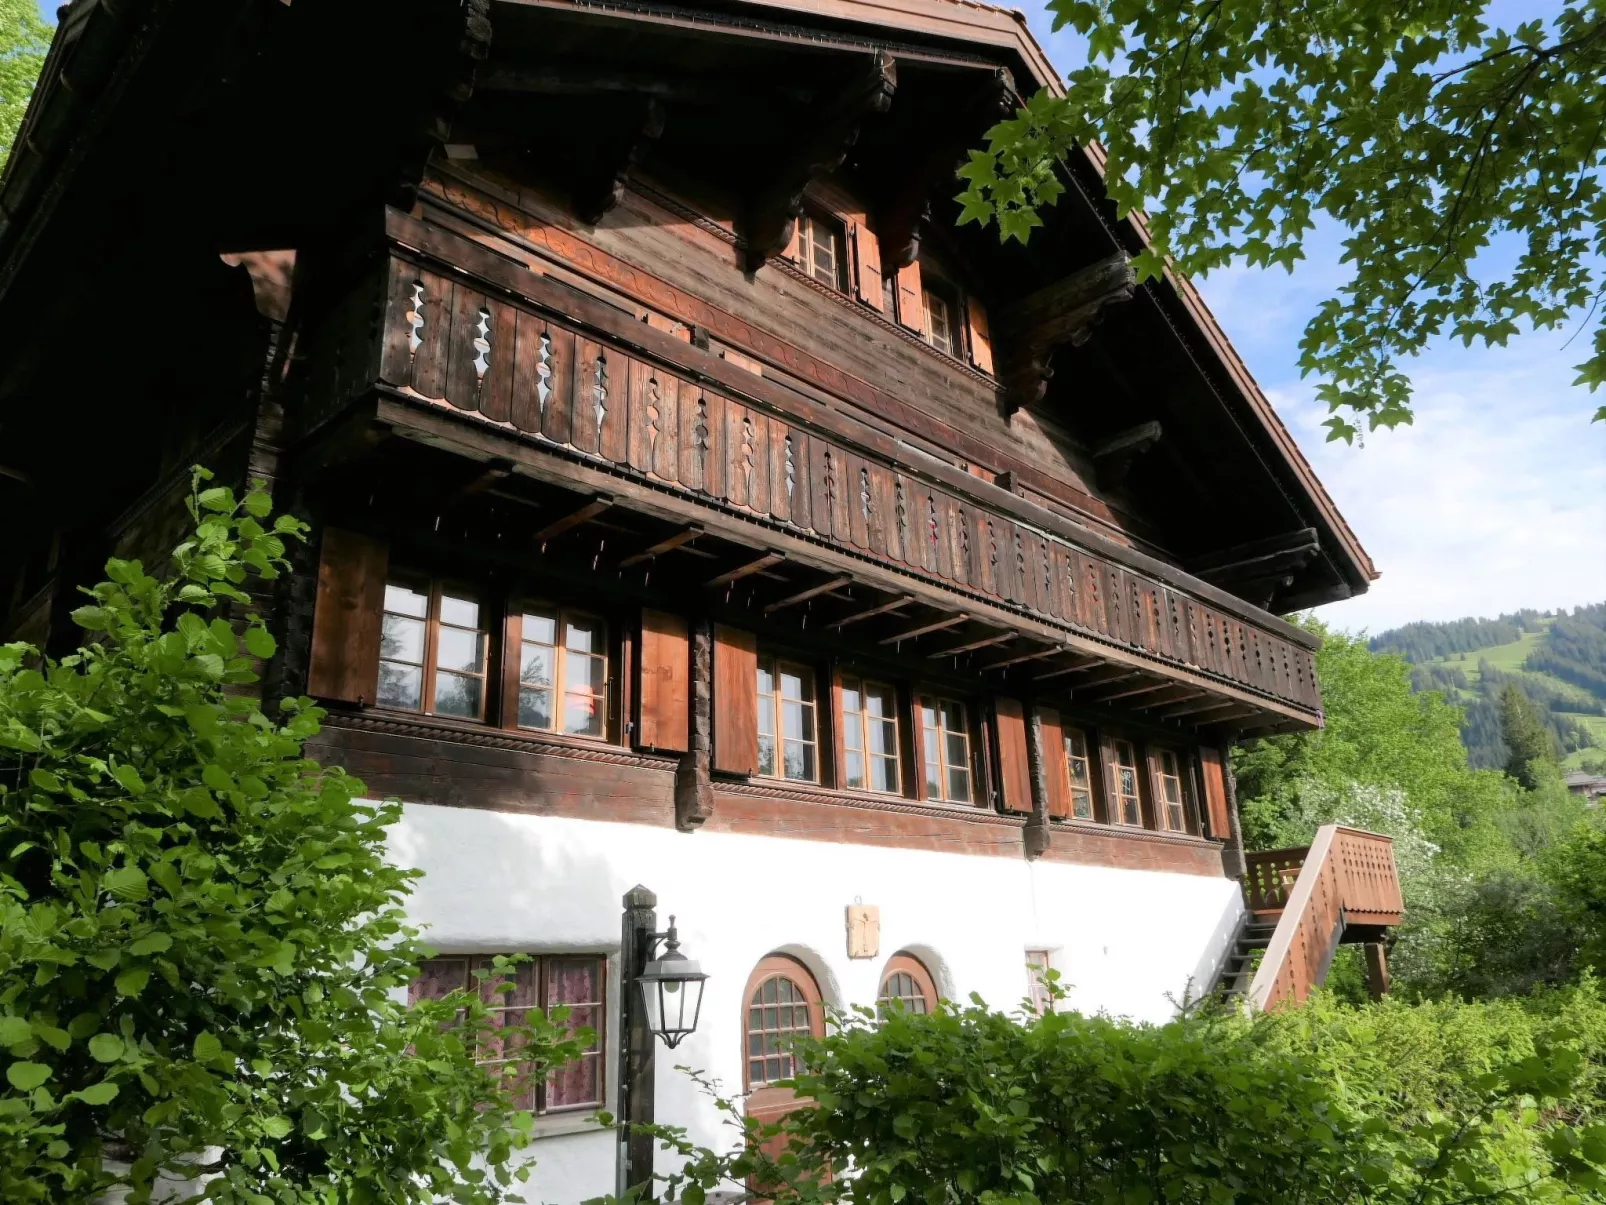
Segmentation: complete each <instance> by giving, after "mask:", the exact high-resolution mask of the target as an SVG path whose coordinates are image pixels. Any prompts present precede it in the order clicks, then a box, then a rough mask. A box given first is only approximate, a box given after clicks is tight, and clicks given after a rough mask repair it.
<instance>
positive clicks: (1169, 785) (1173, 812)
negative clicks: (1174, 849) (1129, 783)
mask: <svg viewBox="0 0 1606 1205" xmlns="http://www.w3.org/2000/svg"><path fill="white" fill-rule="evenodd" d="M1154 776H1155V779H1156V782H1155V786H1156V788H1157V790H1156V791H1155V794H1156V795H1157V796H1158V797H1159V801H1160V807H1161V814H1162V817H1163V819H1164V822H1165V826H1166V828H1168V829H1170V830H1171V831H1172V832H1174V833H1180V832H1184V831H1186V829H1187V827H1188V820H1187V816H1186V815H1185V813H1184V809H1183V805H1182V768H1181V766H1180V765H1178V763H1177V755H1176V754H1175V753H1174V752H1172V751H1171V750H1170V749H1156V750H1155V751H1154Z"/></svg>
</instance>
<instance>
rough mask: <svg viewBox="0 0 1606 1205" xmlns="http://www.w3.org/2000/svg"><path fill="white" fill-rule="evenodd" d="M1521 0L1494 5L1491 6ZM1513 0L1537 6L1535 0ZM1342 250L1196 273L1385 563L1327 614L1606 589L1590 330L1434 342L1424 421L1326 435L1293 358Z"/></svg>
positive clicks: (1075, 55) (1069, 53)
mask: <svg viewBox="0 0 1606 1205" xmlns="http://www.w3.org/2000/svg"><path fill="white" fill-rule="evenodd" d="M1513 7H1514V6H1513V5H1511V4H1506V3H1500V4H1496V5H1495V6H1494V8H1493V10H1492V16H1493V17H1494V18H1495V19H1496V21H1498V20H1499V18H1500V17H1501V16H1503V15H1505V14H1503V13H1502V12H1501V11H1500V10H1501V9H1505V8H1513ZM1515 7H1516V8H1517V9H1519V10H1526V11H1524V14H1523V15H1524V16H1532V15H1538V13H1536V12H1535V11H1534V10H1535V6H1534V5H1532V4H1531V3H1526V2H1525V3H1524V4H1522V5H1517V6H1515ZM1540 7H1541V8H1542V7H1543V6H1540ZM1026 11H1027V14H1028V22H1029V23H1030V25H1031V27H1032V30H1033V32H1034V33H1036V35H1037V36H1038V38H1039V39H1040V40H1041V42H1042V44H1043V46H1044V48H1045V49H1046V50H1047V51H1048V53H1049V56H1050V57H1051V58H1052V59H1053V60H1054V63H1055V65H1056V66H1058V67H1059V68H1061V69H1062V70H1065V69H1068V68H1071V67H1074V66H1077V65H1080V63H1081V62H1082V51H1081V48H1080V45H1079V42H1078V40H1077V39H1075V38H1074V37H1073V36H1072V35H1070V34H1068V33H1061V34H1058V35H1055V34H1052V33H1050V31H1049V25H1050V20H1049V15H1048V14H1047V12H1046V11H1044V9H1042V8H1041V7H1037V6H1035V5H1034V6H1030V7H1028V8H1027V10H1026ZM1338 252H1339V239H1338V236H1337V234H1336V232H1325V233H1324V234H1323V235H1322V237H1320V238H1317V239H1315V240H1313V241H1312V242H1310V243H1309V244H1307V247H1306V256H1307V259H1306V261H1305V262H1304V263H1302V264H1300V265H1299V266H1298V267H1297V268H1296V269H1295V270H1294V271H1293V272H1292V273H1287V272H1284V271H1283V270H1282V269H1281V268H1275V269H1270V270H1259V269H1250V268H1247V267H1239V268H1235V269H1232V270H1229V271H1226V272H1219V273H1215V274H1212V275H1211V276H1209V277H1207V278H1205V279H1204V280H1201V281H1200V282H1199V287H1200V289H1201V290H1202V292H1203V293H1204V296H1205V299H1206V301H1207V302H1208V303H1209V305H1210V308H1211V309H1212V310H1214V311H1215V314H1216V316H1217V317H1218V318H1219V319H1220V320H1221V323H1222V325H1223V326H1224V327H1225V328H1226V330H1227V334H1228V335H1229V336H1230V337H1231V338H1232V341H1233V343H1234V345H1235V346H1236V347H1237V349H1238V351H1239V352H1240V353H1241V354H1242V355H1243V357H1244V359H1245V360H1246V361H1247V362H1248V364H1249V367H1250V369H1251V370H1252V371H1253V372H1254V374H1255V376H1256V378H1257V379H1258V380H1259V381H1260V384H1261V387H1262V388H1263V389H1264V390H1265V391H1266V393H1267V395H1268V396H1269V397H1270V398H1271V400H1272V402H1273V404H1274V405H1275V406H1276V407H1277V412H1278V414H1279V415H1281V417H1282V420H1283V422H1284V423H1286V424H1287V425H1288V427H1289V429H1290V430H1291V431H1292V432H1293V434H1294V437H1295V438H1296V439H1297V440H1298V441H1299V445H1300V447H1301V448H1302V449H1303V450H1304V453H1305V455H1306V456H1307V457H1308V458H1309V459H1310V461H1311V463H1312V464H1313V465H1314V466H1315V468H1316V472H1317V474H1318V475H1319V476H1320V477H1321V479H1322V482H1323V483H1324V484H1325V485H1326V486H1327V489H1328V491H1329V492H1330V493H1331V494H1332V495H1333V497H1334V498H1335V499H1336V500H1337V502H1338V506H1339V509H1340V510H1342V511H1343V513H1344V516H1345V517H1346V518H1347V519H1348V520H1349V522H1350V525H1351V526H1352V527H1353V528H1354V529H1355V530H1356V532H1357V533H1358V534H1359V536H1360V539H1361V542H1362V544H1364V545H1365V547H1366V549H1367V551H1368V552H1370V553H1371V555H1372V559H1373V561H1375V562H1376V564H1377V567H1378V569H1379V570H1380V571H1381V572H1382V574H1383V576H1382V577H1381V578H1380V579H1379V580H1378V581H1376V582H1374V583H1372V588H1371V590H1370V592H1369V593H1367V594H1365V595H1363V596H1361V597H1360V598H1353V599H1348V600H1346V601H1345V602H1342V603H1335V604H1333V605H1331V606H1327V607H1323V608H1322V609H1321V611H1320V612H1319V614H1320V615H1321V617H1322V618H1323V619H1325V620H1326V621H1327V622H1329V623H1332V624H1334V625H1336V626H1338V627H1342V628H1348V629H1350V630H1360V629H1366V630H1369V631H1372V632H1379V631H1383V630H1385V629H1387V628H1391V627H1397V626H1398V625H1400V624H1402V623H1408V622H1410V621H1411V620H1413V619H1455V618H1458V617H1460V616H1463V615H1495V614H1498V613H1500V612H1503V611H1513V610H1516V609H1518V608H1520V607H1538V608H1540V609H1542V610H1548V609H1551V608H1555V607H1562V606H1566V607H1572V606H1576V605H1578V604H1580V603H1587V602H1599V601H1601V600H1603V599H1606V423H1593V424H1592V423H1590V421H1589V419H1590V416H1591V415H1592V414H1593V413H1594V412H1595V408H1596V407H1597V406H1599V405H1601V404H1602V403H1603V402H1606V392H1602V393H1600V394H1590V393H1589V392H1587V391H1586V390H1583V389H1575V388H1573V387H1572V386H1571V384H1570V382H1571V381H1572V378H1573V376H1574V375H1575V373H1574V371H1573V365H1574V364H1576V363H1577V362H1578V361H1579V360H1581V359H1583V358H1584V356H1585V355H1586V354H1587V350H1588V348H1589V333H1588V331H1587V330H1584V331H1579V330H1578V329H1577V328H1576V327H1574V328H1571V329H1568V330H1564V331H1560V332H1553V333H1545V334H1531V335H1526V336H1524V337H1522V338H1519V339H1516V340H1513V342H1512V343H1511V344H1510V345H1509V346H1508V347H1505V348H1494V349H1483V348H1478V347H1474V348H1471V349H1467V348H1463V347H1461V346H1460V345H1459V344H1449V343H1445V344H1443V345H1440V346H1435V347H1432V348H1430V349H1429V350H1428V351H1427V353H1425V354H1424V355H1423V356H1421V357H1420V358H1419V359H1418V360H1416V361H1415V362H1414V364H1413V365H1411V366H1410V369H1409V371H1410V373H1411V377H1412V380H1413V381H1414V383H1415V386H1416V401H1415V409H1416V422H1415V424H1414V425H1413V426H1410V427H1398V428H1395V429H1394V430H1393V431H1374V432H1369V433H1368V434H1367V435H1366V437H1365V443H1364V446H1361V445H1360V444H1359V443H1358V444H1357V445H1356V446H1355V447H1350V446H1348V445H1346V444H1343V443H1327V442H1326V435H1327V432H1326V429H1325V428H1323V427H1322V426H1321V422H1322V420H1323V419H1324V418H1326V417H1327V412H1326V408H1325V407H1323V406H1321V405H1319V404H1318V403H1316V401H1315V400H1314V386H1313V383H1312V382H1310V381H1303V380H1301V379H1300V376H1299V370H1298V368H1297V361H1298V344H1299V336H1300V332H1301V331H1302V330H1303V329H1304V326H1305V323H1306V321H1307V320H1308V319H1309V318H1310V316H1311V315H1312V314H1313V313H1315V310H1316V306H1317V304H1318V303H1319V302H1320V301H1321V300H1322V299H1323V298H1324V297H1327V296H1329V295H1331V292H1332V290H1333V289H1334V288H1335V287H1336V286H1337V285H1338V284H1339V283H1341V282H1342V280H1343V279H1344V276H1345V271H1344V269H1343V268H1342V267H1341V265H1340V264H1339V256H1338ZM1575 336H1576V337H1575ZM1570 338H1571V339H1573V343H1572V346H1571V347H1567V346H1566V344H1567V341H1568V339H1570Z"/></svg>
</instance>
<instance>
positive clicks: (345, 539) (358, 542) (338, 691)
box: [307, 527, 389, 703]
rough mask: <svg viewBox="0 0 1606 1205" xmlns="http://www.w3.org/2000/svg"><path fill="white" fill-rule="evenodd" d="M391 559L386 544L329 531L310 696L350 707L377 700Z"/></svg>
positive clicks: (322, 564) (314, 621) (316, 610)
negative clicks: (382, 629)
mask: <svg viewBox="0 0 1606 1205" xmlns="http://www.w3.org/2000/svg"><path fill="white" fill-rule="evenodd" d="M388 561H389V549H388V548H387V547H386V545H385V543H384V542H383V541H382V540H375V539H371V538H370V537H368V536H364V535H358V534H357V533H356V532H353V531H342V530H341V529H340V528H338V527H328V528H325V529H324V533H323V550H322V554H321V556H320V557H319V560H318V599H317V603H316V604H315V606H314V609H313V612H312V658H311V661H312V664H311V666H310V667H309V669H308V672H307V693H308V694H310V695H314V696H316V697H317V698H320V699H340V700H342V701H344V702H347V703H372V702H373V701H374V692H375V690H376V689H377V688H378V685H379V628H380V623H381V622H382V620H381V617H382V615H383V613H384V609H385V572H386V569H387V567H388Z"/></svg>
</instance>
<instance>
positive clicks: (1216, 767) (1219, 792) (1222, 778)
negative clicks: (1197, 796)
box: [1199, 745, 1232, 841]
mask: <svg viewBox="0 0 1606 1205" xmlns="http://www.w3.org/2000/svg"><path fill="white" fill-rule="evenodd" d="M1199 767H1200V769H1201V771H1202V774H1201V777H1203V779H1204V796H1205V818H1206V821H1207V823H1208V824H1209V825H1210V834H1209V835H1210V836H1211V837H1214V838H1215V839H1216V840H1217V841H1226V840H1229V839H1230V838H1231V837H1232V819H1231V816H1230V815H1229V809H1228V805H1227V773H1226V767H1225V766H1223V765H1222V762H1221V751H1220V750H1219V749H1216V748H1214V747H1212V746H1210V745H1205V746H1202V747H1201V748H1200V750H1199Z"/></svg>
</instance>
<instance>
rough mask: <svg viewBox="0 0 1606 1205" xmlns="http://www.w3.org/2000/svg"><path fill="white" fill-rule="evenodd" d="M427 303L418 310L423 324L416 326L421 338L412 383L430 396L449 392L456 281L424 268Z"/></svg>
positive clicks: (418, 335) (419, 274)
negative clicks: (453, 297) (453, 295)
mask: <svg viewBox="0 0 1606 1205" xmlns="http://www.w3.org/2000/svg"><path fill="white" fill-rule="evenodd" d="M418 279H419V281H420V282H421V283H422V284H423V286H424V288H423V295H424V304H423V306H422V307H421V308H420V309H419V310H418V313H419V316H420V317H421V318H422V319H423V324H422V325H421V326H419V327H417V328H416V330H417V337H418V340H419V343H418V347H417V349H416V350H415V351H414V352H413V372H412V386H413V389H414V391H415V392H417V393H419V394H420V395H422V396H424V397H427V398H438V397H442V396H444V395H445V393H446V371H447V367H448V362H449V357H450V354H451V353H450V347H451V343H450V340H451V324H452V282H451V281H450V280H448V279H447V278H446V277H444V276H437V275H436V274H435V273H433V272H424V271H420V272H419V273H418Z"/></svg>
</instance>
